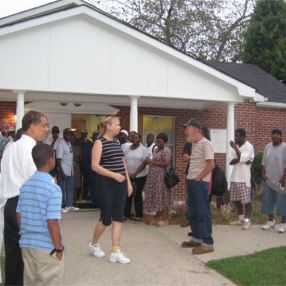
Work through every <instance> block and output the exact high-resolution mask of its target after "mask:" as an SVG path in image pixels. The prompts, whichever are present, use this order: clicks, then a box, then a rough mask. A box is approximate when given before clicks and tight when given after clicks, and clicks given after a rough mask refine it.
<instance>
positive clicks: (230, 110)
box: [225, 102, 235, 183]
mask: <svg viewBox="0 0 286 286" xmlns="http://www.w3.org/2000/svg"><path fill="white" fill-rule="evenodd" d="M234 108H235V104H234V103H232V102H229V103H228V106H227V138H226V144H227V145H226V168H225V170H226V178H227V181H228V183H229V178H230V174H231V171H232V166H230V165H229V158H230V154H231V147H230V145H229V142H230V141H231V140H234V128H235V122H234V121H235V116H234Z"/></svg>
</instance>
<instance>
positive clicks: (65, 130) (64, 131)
mask: <svg viewBox="0 0 286 286" xmlns="http://www.w3.org/2000/svg"><path fill="white" fill-rule="evenodd" d="M71 132H72V130H71V129H70V128H65V129H64V130H63V133H71Z"/></svg>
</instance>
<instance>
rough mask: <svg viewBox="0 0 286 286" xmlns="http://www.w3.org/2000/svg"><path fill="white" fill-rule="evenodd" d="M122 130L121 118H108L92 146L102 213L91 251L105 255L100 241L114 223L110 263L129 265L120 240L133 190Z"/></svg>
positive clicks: (93, 165)
mask: <svg viewBox="0 0 286 286" xmlns="http://www.w3.org/2000/svg"><path fill="white" fill-rule="evenodd" d="M120 129H121V127H120V121H119V118H118V117H108V118H106V120H105V121H104V122H103V128H102V131H101V134H100V136H99V139H97V140H96V141H95V143H94V146H93V150H92V169H93V170H94V171H95V172H96V173H97V174H98V176H97V178H96V179H97V188H98V194H99V207H100V211H101V213H100V221H99V222H98V223H97V224H96V227H95V231H94V235H93V239H92V241H91V242H90V243H89V250H90V252H91V253H92V254H93V255H94V256H96V257H104V256H105V253H104V251H103V250H102V249H101V247H100V245H99V244H98V241H99V239H100V237H101V235H102V234H103V232H104V230H105V228H106V227H107V226H109V225H110V224H112V242H113V246H112V251H111V254H110V257H109V261H111V262H118V263H121V264H127V263H130V259H129V258H127V257H126V256H125V255H124V254H123V253H122V252H121V250H120V240H121V229H122V222H123V217H124V208H125V204H126V198H127V193H128V195H129V196H130V195H131V194H132V192H133V189H132V184H131V182H130V179H129V176H128V172H127V171H126V165H125V162H124V154H123V151H122V148H121V145H120V143H119V141H118V140H117V138H116V136H117V135H118V133H119V132H120Z"/></svg>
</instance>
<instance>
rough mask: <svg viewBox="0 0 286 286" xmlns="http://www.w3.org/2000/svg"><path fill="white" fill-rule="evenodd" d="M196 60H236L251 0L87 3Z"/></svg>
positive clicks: (144, 0)
mask: <svg viewBox="0 0 286 286" xmlns="http://www.w3.org/2000/svg"><path fill="white" fill-rule="evenodd" d="M89 2H93V4H96V5H97V6H99V7H100V8H103V10H106V11H107V12H109V13H111V14H112V15H114V16H116V17H118V18H120V19H123V20H124V21H126V22H128V23H129V24H131V25H132V26H134V27H136V28H138V29H140V30H142V31H144V32H146V33H148V34H150V35H152V36H154V37H156V38H157V39H159V40H161V41H163V42H165V43H167V44H168V45H170V46H173V47H175V48H177V49H179V50H181V51H183V52H184V53H187V54H189V55H192V56H193V57H196V58H200V59H215V60H224V61H236V60H237V59H238V57H239V55H240V51H241V47H242V41H243V38H242V32H243V31H244V30H245V29H246V27H247V23H248V21H249V20H250V17H251V14H252V11H253V6H254V0H110V1H108V5H107V1H103V0H89Z"/></svg>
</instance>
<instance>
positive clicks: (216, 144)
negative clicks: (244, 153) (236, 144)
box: [210, 129, 227, 154]
mask: <svg viewBox="0 0 286 286" xmlns="http://www.w3.org/2000/svg"><path fill="white" fill-rule="evenodd" d="M210 136H211V142H212V144H213V148H214V152H215V153H219V154H224V153H226V144H227V142H226V138H227V133H226V129H210Z"/></svg>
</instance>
